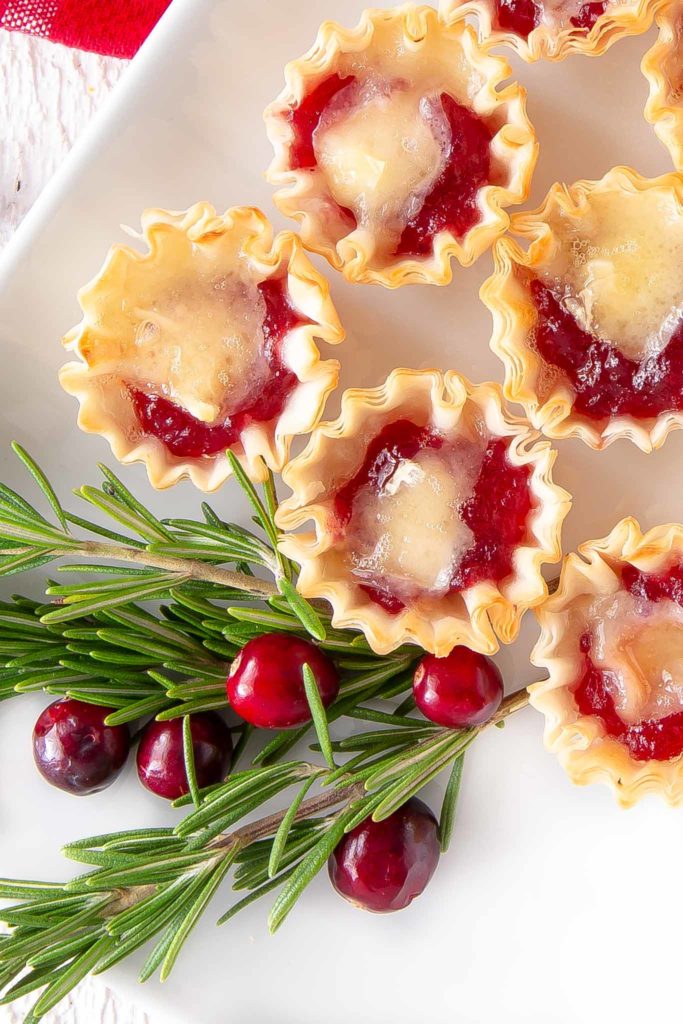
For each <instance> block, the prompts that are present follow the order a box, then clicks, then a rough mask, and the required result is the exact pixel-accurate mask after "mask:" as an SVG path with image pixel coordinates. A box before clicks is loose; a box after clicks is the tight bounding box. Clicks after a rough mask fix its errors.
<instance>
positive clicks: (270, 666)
mask: <svg viewBox="0 0 683 1024" xmlns="http://www.w3.org/2000/svg"><path fill="white" fill-rule="evenodd" d="M304 665H309V666H310V668H311V671H312V672H313V675H314V676H315V680H316V682H317V684H318V691H319V693H320V698H321V700H322V702H323V706H324V707H328V706H329V705H330V704H331V703H332V701H333V700H334V699H335V697H336V696H337V694H338V693H339V677H338V675H337V670H336V668H335V667H334V665H333V663H332V662H331V661H330V659H329V658H328V657H327V655H326V654H323V652H322V651H321V650H320V648H319V647H316V646H315V644H312V643H310V641H308V640H302V639H301V637H298V636H291V635H290V634H287V633H264V634H263V635H262V636H257V637H254V639H253V640H250V641H249V642H248V643H247V644H245V645H244V647H243V648H242V650H241V651H240V652H239V654H238V655H237V657H236V658H235V660H234V661H233V663H232V666H231V668H230V675H229V676H228V679H227V685H226V688H227V692H228V700H229V701H230V704H231V705H232V707H233V709H234V710H235V711H236V712H237V714H238V715H241V717H242V718H243V719H244V720H245V722H250V723H251V724H252V725H255V726H257V728H259V729H291V728H294V726H297V725H302V724H303V723H304V722H308V721H310V719H311V711H310V708H309V706H308V700H307V699H306V691H305V690H304V679H303V667H304Z"/></svg>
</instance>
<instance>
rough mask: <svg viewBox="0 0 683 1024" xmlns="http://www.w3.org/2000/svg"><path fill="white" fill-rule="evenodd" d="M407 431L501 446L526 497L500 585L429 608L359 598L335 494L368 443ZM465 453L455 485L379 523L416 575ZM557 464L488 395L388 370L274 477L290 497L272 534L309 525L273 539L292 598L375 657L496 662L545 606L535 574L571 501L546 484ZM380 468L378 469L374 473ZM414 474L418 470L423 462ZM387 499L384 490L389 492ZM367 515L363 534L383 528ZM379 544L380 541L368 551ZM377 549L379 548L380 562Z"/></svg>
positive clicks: (494, 390) (464, 592)
mask: <svg viewBox="0 0 683 1024" xmlns="http://www.w3.org/2000/svg"><path fill="white" fill-rule="evenodd" d="M405 423H409V424H410V425H414V426H415V428H416V429H418V428H419V429H421V430H424V431H425V435H423V436H427V437H428V438H429V437H430V436H431V435H430V433H429V432H437V433H438V434H439V435H440V436H441V437H445V438H446V439H447V440H448V442H449V443H452V444H453V445H457V444H461V443H462V444H463V445H465V444H466V443H465V438H467V437H470V438H471V437H475V438H477V440H478V442H480V443H482V444H483V446H484V448H486V444H487V443H488V442H496V443H497V442H498V440H499V439H504V441H502V442H501V443H502V444H503V446H506V447H504V450H506V460H507V461H506V462H505V465H506V466H507V468H508V469H509V470H510V472H511V473H517V474H520V473H523V474H524V477H525V481H527V480H528V484H527V483H526V482H525V487H527V486H528V492H529V508H530V511H529V512H528V515H527V516H526V520H525V522H524V523H523V536H522V540H521V542H520V543H519V544H518V545H516V546H515V547H514V549H513V550H512V553H511V561H510V570H509V571H508V574H507V575H506V576H505V578H502V579H500V580H498V581H495V582H494V581H493V580H492V579H489V578H482V579H479V580H478V581H476V582H474V584H473V585H471V586H466V587H464V588H463V589H461V590H459V591H457V592H451V591H450V590H448V587H446V589H445V590H442V591H440V592H439V593H438V596H436V597H433V598H432V597H431V592H430V598H429V600H427V601H421V600H415V601H411V600H407V601H406V603H405V604H404V605H403V606H402V607H401V610H399V611H396V610H395V609H394V610H391V609H388V608H387V607H385V606H383V604H382V603H377V602H376V601H375V600H373V599H371V598H370V597H369V596H368V591H367V588H366V587H364V586H363V585H362V584H363V577H362V575H361V576H359V575H358V574H357V572H356V571H355V569H356V566H357V565H358V562H355V563H354V562H353V561H351V562H350V561H349V559H348V557H347V555H346V554H345V552H344V543H345V538H344V536H343V535H342V537H341V538H340V536H339V530H338V519H337V515H338V508H339V506H338V505H337V501H338V496H339V495H340V494H343V493H346V492H347V491H348V487H349V486H350V485H349V481H352V482H353V481H354V479H355V478H356V477H357V474H358V473H359V468H360V467H362V466H363V465H364V460H366V459H367V453H368V452H369V451H372V446H373V443H376V439H377V438H378V437H379V438H380V439H381V438H382V437H383V436H384V433H383V432H384V431H387V430H388V431H389V432H391V430H393V429H397V428H396V427H395V425H396V424H399V425H403V424H405ZM482 439H483V440H482ZM429 444H430V442H429V440H427V441H423V442H422V447H421V448H420V446H417V445H416V448H417V449H418V453H417V454H416V455H414V456H411V458H414V460H415V462H417V461H419V459H420V458H424V459H425V460H429V458H431V456H430V454H429V451H428V449H429ZM394 451H395V449H394ZM453 451H455V449H453ZM467 451H468V449H467V448H466V446H465V447H461V448H459V449H458V453H459V454H457V455H456V456H455V462H454V464H453V463H452V464H451V465H454V474H455V475H454V476H452V477H451V478H450V479H446V480H444V481H442V482H441V485H443V486H441V485H440V486H436V487H435V488H434V490H432V491H430V490H429V489H428V488H427V489H426V490H423V491H422V492H416V493H417V494H418V499H417V502H415V501H413V507H411V506H410V505H408V507H407V509H406V506H405V505H404V506H403V507H402V509H401V511H400V513H395V512H392V511H391V506H389V509H390V510H389V513H388V516H389V518H391V516H392V515H394V514H397V515H398V514H401V515H402V519H401V529H402V531H403V532H404V533H405V536H403V534H402V533H399V535H398V538H399V540H398V555H397V557H398V558H399V559H400V558H401V557H402V556H403V554H404V552H409V551H410V550H411V544H413V545H414V548H412V550H413V555H412V556H409V555H406V558H408V557H413V558H416V559H417V563H418V565H419V566H420V569H419V570H418V571H422V570H423V568H424V567H426V566H428V565H429V564H430V562H433V558H434V554H433V550H432V548H431V543H432V541H433V540H434V536H435V535H434V534H430V535H429V536H425V535H424V524H425V523H427V522H430V521H435V522H436V527H435V528H436V529H437V531H438V530H441V531H442V532H446V531H448V529H449V528H452V524H453V520H454V519H455V520H458V519H459V517H460V513H459V512H457V513H456V512H446V515H445V516H443V515H442V518H441V519H439V514H440V513H439V511H438V507H439V502H440V501H441V500H442V495H443V491H444V489H447V488H448V487H449V486H453V481H454V480H455V482H456V483H457V479H456V477H457V474H458V473H460V472H461V469H460V466H461V465H462V466H465V465H466V462H467V459H468V458H469V456H468V455H467ZM437 455H439V453H438V452H437ZM555 455H556V453H555V452H554V451H553V450H552V449H551V448H550V446H549V444H548V442H546V441H539V440H538V435H537V434H536V433H534V432H533V431H531V430H530V428H529V425H528V423H527V422H526V421H525V420H522V419H519V418H517V417H514V416H512V415H510V414H509V413H508V412H507V410H506V409H505V408H504V405H503V401H502V393H501V390H500V387H499V386H498V385H496V384H480V385H474V384H471V383H469V382H468V381H467V380H466V379H465V378H464V377H461V376H460V375H459V374H457V373H455V372H453V371H449V372H447V373H445V374H444V373H442V372H441V371H437V370H422V371H418V370H406V369H398V370H394V371H393V372H392V373H391V374H390V375H389V377H388V378H387V380H386V381H385V383H384V384H382V385H381V386H380V387H376V388H370V389H352V390H349V391H346V392H345V393H344V394H343V396H342V402H341V415H340V416H339V418H338V419H337V420H335V421H333V422H327V423H323V424H321V425H320V426H319V427H318V428H317V429H316V430H315V431H314V432H313V435H312V437H311V439H310V441H309V444H308V446H307V448H306V449H305V451H304V452H303V453H302V454H301V455H300V456H298V457H297V458H295V459H294V460H293V461H292V462H290V463H289V465H288V466H287V467H286V468H285V470H284V473H283V480H284V482H285V483H286V484H287V485H288V486H289V487H291V489H292V491H293V494H292V496H291V497H290V498H288V499H286V500H285V501H283V502H282V503H281V505H280V509H279V513H278V525H279V527H280V528H281V529H282V530H283V531H299V530H300V528H301V527H304V526H305V525H307V529H304V530H303V531H301V532H296V533H293V532H287V533H285V534H284V535H283V537H282V540H281V547H282V550H283V551H284V552H285V553H286V554H287V555H288V556H289V557H291V558H293V559H294V560H295V561H296V562H298V563H299V565H300V566H301V573H300V576H299V582H298V586H299V589H300V591H301V593H302V594H303V595H304V596H305V597H309V598H324V599H326V600H327V601H329V603H330V604H331V606H332V611H333V623H334V625H335V626H339V627H347V628H355V629H359V630H362V632H363V633H364V634H365V636H366V638H367V640H368V643H369V644H370V646H371V647H372V649H373V650H374V651H376V652H377V653H379V654H385V653H388V652H389V651H392V650H394V649H395V648H397V647H399V646H400V645H401V644H403V643H406V642H409V643H414V644H417V645H419V646H420V647H422V648H424V649H425V650H427V651H431V652H433V653H435V654H437V655H439V656H443V655H446V654H448V653H449V651H451V649H452V648H453V647H454V646H456V645H458V644H464V645H466V646H468V647H470V648H472V649H474V650H478V651H481V652H484V653H492V652H494V651H495V650H497V648H498V641H499V640H500V641H502V642H503V643H510V642H511V641H513V640H514V639H515V637H516V636H517V633H518V631H519V625H520V620H521V617H522V615H523V613H524V611H526V610H527V609H528V608H530V607H533V606H535V605H536V604H538V603H539V602H540V601H542V600H543V599H544V598H545V596H546V595H547V592H548V591H547V586H546V583H545V581H544V579H543V576H542V574H541V567H542V566H543V564H544V563H545V562H553V561H557V560H558V559H559V558H560V557H561V545H560V529H561V524H562V521H563V519H564V517H565V515H566V514H567V512H568V510H569V505H570V498H569V495H568V494H567V493H566V492H565V491H564V490H562V489H561V488H560V487H558V486H557V485H556V484H555V483H553V481H552V475H551V469H552V465H553V463H554V461H555ZM382 458H383V456H380V460H379V462H378V465H382ZM415 462H410V461H408V462H407V463H403V464H402V473H401V474H399V473H398V471H397V470H396V469H395V468H394V476H393V477H392V478H391V479H392V480H393V481H396V479H398V478H399V477H401V479H402V480H405V479H407V478H408V477H409V475H410V473H411V472H413V471H414V470H415ZM383 465H384V468H382V469H380V474H384V479H385V480H386V479H387V476H386V462H385V463H383ZM394 465H396V464H394ZM422 467H423V469H425V467H426V462H423V463H422ZM520 467H523V468H522V469H520ZM463 472H464V471H463ZM426 473H427V470H426V469H425V474H426ZM399 486H400V485H399ZM386 488H387V490H389V485H388V484H387V485H386ZM456 490H457V488H456ZM392 493H395V492H393V491H392ZM465 493H467V492H465ZM501 495H502V497H501V500H500V504H501V505H504V504H505V501H506V498H507V493H506V492H505V490H504V489H503V491H501ZM409 500H410V499H409ZM415 506H417V509H416V511H415V513H414V514H413V512H414V508H415ZM459 507H461V506H459ZM487 507H488V506H487ZM376 508H379V506H376V507H375V508H373V506H372V505H371V506H370V519H369V520H368V519H366V523H367V522H368V521H369V522H370V525H371V527H372V528H374V527H373V525H372V524H373V523H377V522H386V516H387V513H385V515H384V518H383V516H382V513H381V509H379V511H378V512H377V511H376ZM393 508H394V510H395V509H396V506H395V505H394V506H393ZM488 514H491V509H490V508H489V510H488ZM311 524H312V527H311ZM390 525H391V524H390ZM389 528H390V526H389ZM430 529H431V527H430ZM421 531H423V532H421ZM383 545H384V538H381V539H380V542H379V544H378V546H377V548H376V549H375V550H379V549H380V547H382V546H383ZM386 550H387V548H386V546H384V547H383V551H384V552H386ZM439 550H440V549H439V548H438V544H437V551H439ZM394 556H396V548H394ZM413 564H415V563H413ZM436 568H437V570H438V569H442V568H443V562H438V564H437V566H436Z"/></svg>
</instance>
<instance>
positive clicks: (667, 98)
mask: <svg viewBox="0 0 683 1024" xmlns="http://www.w3.org/2000/svg"><path fill="white" fill-rule="evenodd" d="M656 22H657V26H658V28H659V35H658V36H657V41H656V42H655V43H654V45H653V46H651V47H650V49H649V50H648V51H647V53H646V54H645V56H644V57H643V61H642V64H641V67H642V70H643V74H644V75H645V77H646V78H647V80H648V83H649V86H650V94H649V96H648V100H647V103H646V105H645V120H646V121H648V122H649V123H650V124H651V125H652V126H653V127H654V130H655V133H656V135H657V138H658V139H659V140H660V142H662V143H663V144H664V145H665V146H666V148H667V149H668V150H669V153H670V154H671V159H672V160H673V164H674V167H675V168H676V170H679V171H680V170H683V7H681V5H680V4H678V3H673V2H669V3H668V4H666V5H665V6H664V7H663V8H660V10H659V11H658V12H657V15H656Z"/></svg>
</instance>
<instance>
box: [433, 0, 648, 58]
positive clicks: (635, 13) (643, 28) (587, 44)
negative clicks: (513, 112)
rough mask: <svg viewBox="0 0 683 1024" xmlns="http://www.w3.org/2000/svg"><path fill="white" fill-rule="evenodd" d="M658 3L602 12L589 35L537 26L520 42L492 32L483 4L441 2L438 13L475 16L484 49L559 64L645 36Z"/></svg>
mask: <svg viewBox="0 0 683 1024" xmlns="http://www.w3.org/2000/svg"><path fill="white" fill-rule="evenodd" d="M661 2H662V0H655V2H654V3H653V2H652V0H636V2H635V3H633V2H632V3H631V4H630V5H629V6H626V5H621V6H619V7H617V8H616V9H615V10H613V11H605V13H604V14H601V15H600V16H599V17H598V19H597V21H596V22H595V24H594V25H593V27H592V28H591V30H590V31H589V32H586V31H585V30H584V29H579V28H574V27H570V28H564V29H561V30H560V31H559V32H553V31H552V29H551V27H550V26H549V25H543V24H542V25H538V26H537V27H536V28H535V29H532V31H531V32H530V33H529V36H528V38H527V39H522V38H521V37H520V36H518V35H517V34H516V33H515V32H508V31H505V30H504V29H496V28H493V25H492V23H491V13H490V10H489V7H488V4H487V2H486V0H465V2H464V3H463V2H461V0H440V3H439V10H440V11H441V14H442V17H443V18H444V19H445V20H446V21H448V20H449V19H450V18H454V17H455V18H459V17H463V16H467V15H475V16H476V18H477V20H478V23H479V36H480V39H481V40H482V43H483V45H484V46H486V47H487V48H490V47H493V46H501V45H503V46H509V47H510V48H511V49H512V50H514V52H515V53H516V54H517V56H518V57H521V59H522V60H523V61H526V63H527V64H533V63H535V62H536V61H537V60H548V61H561V60H564V59H565V58H566V57H568V56H569V55H570V54H573V53H582V54H584V55H585V56H588V57H600V56H601V55H602V54H603V53H605V52H606V51H607V50H608V49H609V48H610V46H611V45H612V43H615V42H617V40H619V39H623V38H624V37H625V36H635V35H640V34H641V33H643V32H647V30H648V29H649V27H650V25H651V24H652V19H653V17H654V13H655V11H656V9H657V7H658V5H660V4H661Z"/></svg>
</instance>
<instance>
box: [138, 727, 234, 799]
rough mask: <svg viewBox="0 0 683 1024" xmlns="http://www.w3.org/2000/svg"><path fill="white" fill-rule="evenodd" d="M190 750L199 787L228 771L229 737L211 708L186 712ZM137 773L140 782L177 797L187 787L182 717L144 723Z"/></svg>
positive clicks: (157, 791) (161, 793)
mask: <svg viewBox="0 0 683 1024" xmlns="http://www.w3.org/2000/svg"><path fill="white" fill-rule="evenodd" d="M190 731H191V733H192V752H193V754H194V768H195V774H196V776H197V784H198V786H199V787H200V788H202V787H203V786H211V785H213V783H215V782H220V781H221V780H222V779H224V778H225V776H226V775H227V774H228V772H229V771H230V764H231V761H232V737H231V735H230V730H229V729H228V727H227V725H226V724H225V722H224V721H223V719H222V718H221V717H220V716H219V715H217V714H215V713H214V712H213V711H203V712H200V713H199V714H196V715H190ZM137 765H138V776H139V778H140V782H141V783H142V785H143V786H145V787H146V788H147V789H149V790H150V792H152V793H156V795H157V796H163V797H164V798H165V799H166V800H177V798H178V797H179V796H184V795H185V793H187V792H188V791H189V788H190V787H189V785H188V782H187V772H186V771H185V756H184V752H183V723H182V719H180V718H174V719H172V721H170V722H150V723H149V725H147V726H146V727H145V730H144V732H143V733H142V737H141V738H140V744H139V746H138V755H137Z"/></svg>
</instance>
